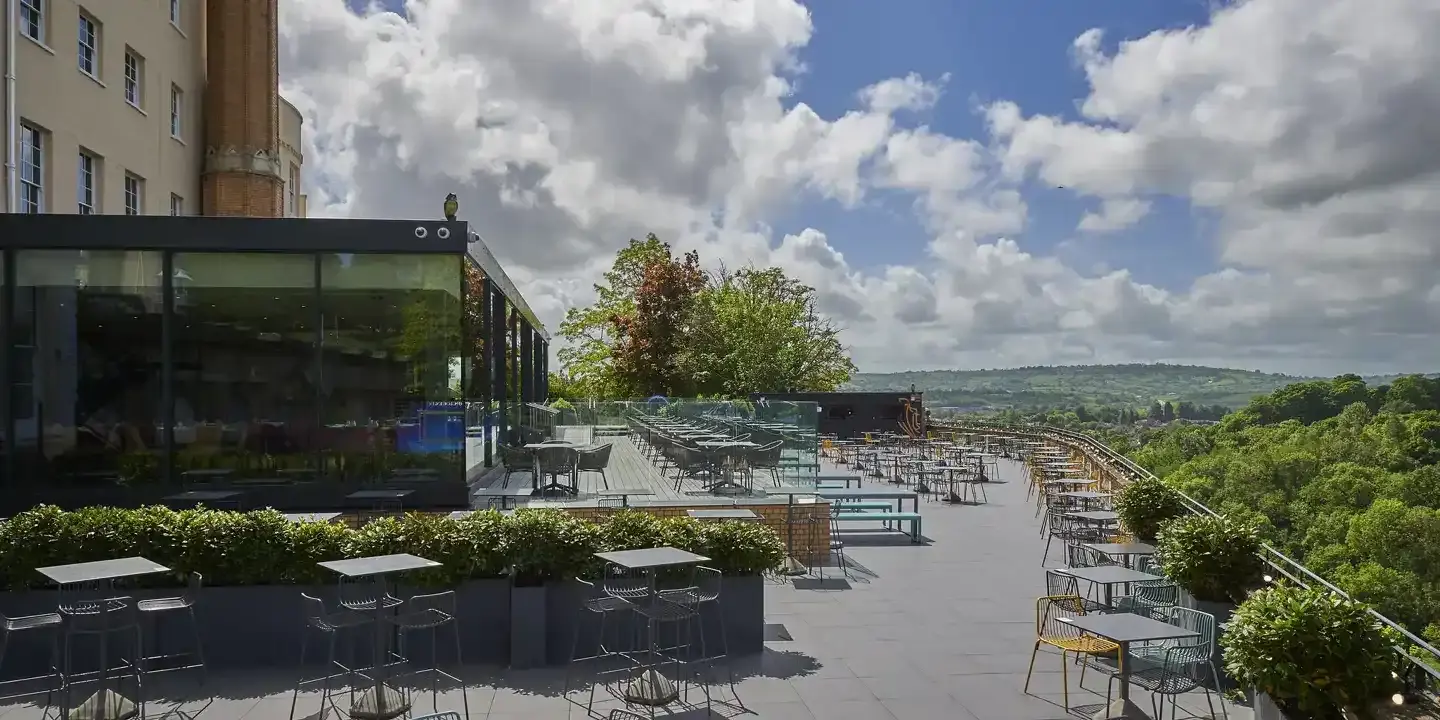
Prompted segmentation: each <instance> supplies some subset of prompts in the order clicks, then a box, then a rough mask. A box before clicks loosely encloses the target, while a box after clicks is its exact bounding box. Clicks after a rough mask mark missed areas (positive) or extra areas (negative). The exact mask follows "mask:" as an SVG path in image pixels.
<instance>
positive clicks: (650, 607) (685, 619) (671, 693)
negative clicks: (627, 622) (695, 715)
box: [625, 587, 710, 718]
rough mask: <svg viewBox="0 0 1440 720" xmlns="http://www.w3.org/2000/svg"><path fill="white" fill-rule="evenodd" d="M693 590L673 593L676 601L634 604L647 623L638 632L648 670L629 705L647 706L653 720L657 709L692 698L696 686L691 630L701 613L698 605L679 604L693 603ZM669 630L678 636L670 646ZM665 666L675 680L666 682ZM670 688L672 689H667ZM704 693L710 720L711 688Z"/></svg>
mask: <svg viewBox="0 0 1440 720" xmlns="http://www.w3.org/2000/svg"><path fill="white" fill-rule="evenodd" d="M693 589H694V588H693V587H688V588H679V589H677V590H672V591H671V592H672V593H676V594H674V595H672V597H673V598H674V601H672V600H666V599H664V598H663V597H661V596H660V595H659V594H656V595H651V596H649V597H648V598H646V599H644V600H642V601H640V602H638V603H635V604H634V608H635V614H636V615H637V616H639V618H640V619H641V620H643V623H641V624H638V626H637V628H636V630H637V631H639V632H643V633H644V644H643V645H642V647H643V649H642V650H640V651H639V652H640V653H642V654H643V656H644V657H645V667H644V672H643V673H642V675H641V677H640V678H638V679H636V680H634V681H633V682H632V685H631V686H630V688H629V689H628V690H627V691H626V693H625V702H626V704H627V705H628V704H631V703H636V704H641V705H644V706H645V707H647V708H648V709H649V711H650V717H652V718H653V717H655V708H656V707H660V706H662V705H668V704H669V703H670V702H673V701H674V700H675V699H676V698H677V697H679V698H686V697H687V696H688V695H689V692H690V686H691V685H692V684H695V683H694V682H693V675H694V673H692V671H691V664H692V663H691V659H690V657H689V656H690V629H691V627H692V625H693V623H694V620H695V618H696V616H697V615H699V614H700V609H699V607H698V606H696V605H694V604H681V602H676V601H692V602H693V599H694V597H695V594H694V593H688V594H686V593H685V592H684V591H686V590H693ZM666 626H669V627H670V628H673V632H674V634H673V637H674V643H673V644H670V645H666V644H664V643H663V642H662V633H664V632H665V630H666ZM662 665H669V666H670V667H672V668H673V672H674V678H673V679H669V678H665V677H664V676H663V675H662V674H661V672H660V668H661V666H662ZM670 683H673V685H670ZM666 685H670V686H669V687H666ZM700 689H701V690H702V691H703V692H704V693H705V710H706V717H709V716H710V687H709V686H708V685H706V684H704V683H703V682H702V683H700ZM641 698H643V701H642V700H641ZM687 702H688V699H687Z"/></svg>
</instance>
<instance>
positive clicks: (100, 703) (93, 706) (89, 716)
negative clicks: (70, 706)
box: [66, 690, 136, 720]
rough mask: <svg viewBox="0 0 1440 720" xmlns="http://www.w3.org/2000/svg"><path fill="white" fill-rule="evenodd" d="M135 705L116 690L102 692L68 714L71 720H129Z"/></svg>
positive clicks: (134, 712) (132, 715)
mask: <svg viewBox="0 0 1440 720" xmlns="http://www.w3.org/2000/svg"><path fill="white" fill-rule="evenodd" d="M135 715H136V708H135V703H134V702H132V701H131V700H130V699H129V698H127V697H125V696H124V695H121V694H120V693H117V692H115V691H114V690H100V691H97V692H96V693H95V694H94V695H91V696H90V697H88V698H86V699H85V702H82V703H80V704H79V705H78V706H76V708H75V709H74V710H71V711H70V712H69V713H67V714H66V717H67V718H69V719H70V720H129V718H133V717H135Z"/></svg>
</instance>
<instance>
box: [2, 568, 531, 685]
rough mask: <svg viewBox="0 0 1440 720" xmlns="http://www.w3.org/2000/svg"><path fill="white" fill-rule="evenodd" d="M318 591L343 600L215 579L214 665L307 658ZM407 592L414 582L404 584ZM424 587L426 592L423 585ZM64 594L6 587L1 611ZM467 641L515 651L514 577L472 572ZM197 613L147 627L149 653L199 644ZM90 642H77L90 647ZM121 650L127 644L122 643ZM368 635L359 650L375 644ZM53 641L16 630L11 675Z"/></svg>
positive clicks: (208, 635) (485, 653) (39, 663)
mask: <svg viewBox="0 0 1440 720" xmlns="http://www.w3.org/2000/svg"><path fill="white" fill-rule="evenodd" d="M179 592H180V591H179V589H178V588H177V589H173V590H159V591H155V590H150V591H140V592H135V593H132V595H133V596H134V597H137V598H146V597H167V596H174V595H176V594H178V593H179ZM302 592H303V593H305V594H307V595H310V596H312V597H318V598H320V599H322V600H324V601H325V604H326V606H327V607H334V606H335V597H336V591H335V586H334V585H322V586H318V587H315V586H297V585H256V586H249V587H207V588H205V589H203V590H202V591H201V593H200V599H199V602H198V603H197V604H196V606H195V620H196V622H197V623H198V625H199V629H200V640H201V642H202V643H204V648H205V660H206V662H207V664H208V665H209V667H210V668H211V669H222V670H223V669H236V668H260V667H275V666H277V665H279V666H287V665H294V664H296V663H298V662H299V659H300V641H301V634H302V632H305V625H304V618H303V613H302V610H301V606H300V593H302ZM402 592H408V589H405V588H402ZM419 592H424V591H423V590H422V591H419ZM59 599H60V594H59V592H57V591H53V590H40V591H33V592H20V593H4V594H0V613H4V614H5V615H8V616H12V617H13V616H17V615H34V614H40V613H48V612H55V608H56V606H57V605H58V603H59ZM456 609H457V614H458V616H459V619H460V633H461V642H462V645H463V648H464V660H465V662H467V663H472V662H476V663H486V662H490V663H498V662H503V661H504V660H505V659H506V658H507V657H508V654H509V648H508V644H507V642H506V641H507V639H508V637H509V625H510V624H509V616H510V584H509V582H508V581H506V580H503V579H502V580H472V581H469V582H466V583H464V584H462V585H461V586H460V587H459V588H457V589H456ZM192 637H193V635H192V631H191V629H190V626H189V619H188V618H186V617H184V614H183V613H166V614H164V616H163V617H162V618H161V619H160V626H159V630H158V632H156V631H153V630H148V629H147V631H146V635H145V642H146V648H145V653H146V654H147V655H156V654H165V653H173V652H184V651H189V650H190V649H191V647H192V645H193V640H192ZM321 639H323V636H320V635H319V634H318V633H317V634H315V635H313V636H312V637H311V646H312V648H311V651H310V658H309V661H310V662H313V663H316V664H319V663H322V662H323V661H324V649H323V645H320V644H317V641H318V640H321ZM428 642H429V636H428V634H419V635H416V636H414V637H413V638H412V644H411V648H412V651H413V652H426V653H428V648H429V645H428ZM440 643H441V645H440V656H441V657H442V658H448V657H451V656H452V654H453V651H452V650H451V647H452V646H453V644H454V641H453V638H452V637H450V636H443V635H442V637H441V638H440ZM87 645H88V644H86V643H81V644H78V645H77V652H81V653H83V652H86V651H85V650H84V649H83V648H84V647H86V646H87ZM116 645H117V652H118V651H119V650H120V649H122V648H124V647H125V644H124V643H116ZM369 647H370V645H369V643H368V642H366V641H365V640H361V641H360V642H359V643H358V646H357V647H356V651H357V652H369ZM48 657H49V656H48V647H47V645H46V642H45V641H44V639H43V638H41V637H39V635H38V634H35V635H32V634H30V633H21V634H17V635H15V636H14V637H12V638H11V642H10V646H9V648H8V649H7V655H6V658H5V668H4V676H5V677H6V678H9V677H23V676H25V675H34V674H37V673H40V672H43V671H44V668H45V667H46V665H47V663H48Z"/></svg>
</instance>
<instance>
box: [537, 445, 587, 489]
mask: <svg viewBox="0 0 1440 720" xmlns="http://www.w3.org/2000/svg"><path fill="white" fill-rule="evenodd" d="M579 457H580V453H578V452H576V450H575V449H574V448H572V447H569V446H566V445H554V446H549V447H542V448H538V449H536V451H535V472H537V473H539V474H540V476H541V477H542V478H555V484H556V485H562V486H565V487H574V486H575V470H576V467H578V461H579ZM562 477H568V478H570V482H569V483H568V484H567V483H562V482H560V478H562Z"/></svg>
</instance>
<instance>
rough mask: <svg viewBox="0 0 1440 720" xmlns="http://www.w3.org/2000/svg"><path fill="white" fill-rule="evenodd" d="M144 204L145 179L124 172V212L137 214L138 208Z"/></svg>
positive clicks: (138, 212)
mask: <svg viewBox="0 0 1440 720" xmlns="http://www.w3.org/2000/svg"><path fill="white" fill-rule="evenodd" d="M144 204H145V181H144V180H143V179H141V178H139V177H137V176H135V175H131V174H130V173H125V214H126V215H139V214H140V208H141V207H142V206H143V205H144Z"/></svg>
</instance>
